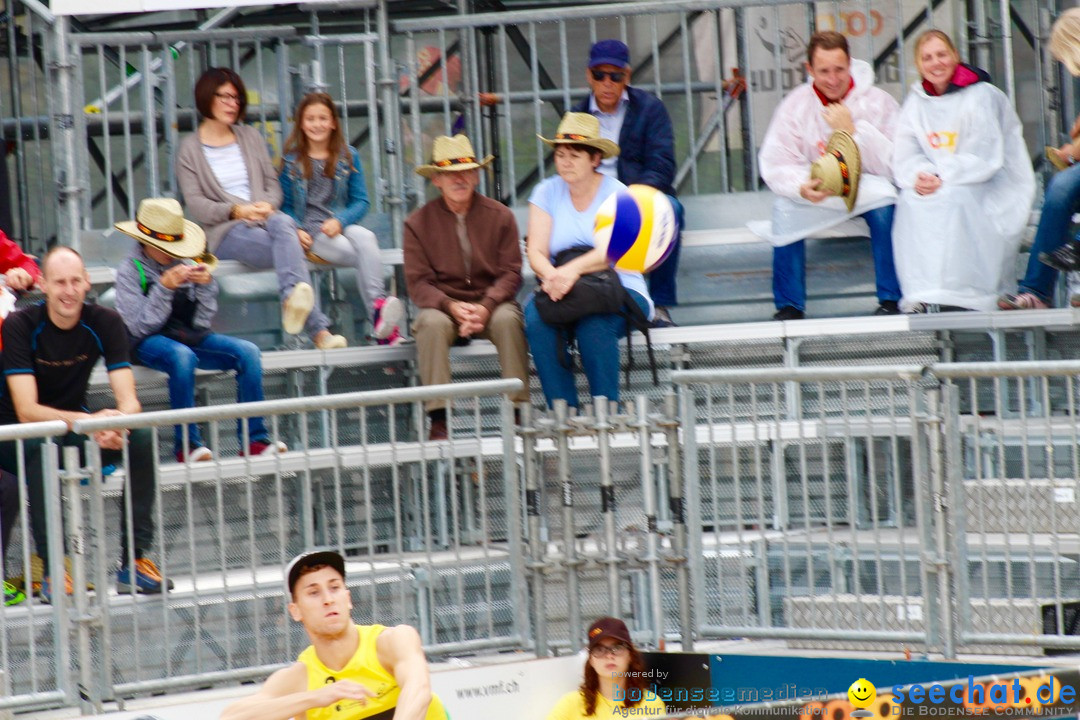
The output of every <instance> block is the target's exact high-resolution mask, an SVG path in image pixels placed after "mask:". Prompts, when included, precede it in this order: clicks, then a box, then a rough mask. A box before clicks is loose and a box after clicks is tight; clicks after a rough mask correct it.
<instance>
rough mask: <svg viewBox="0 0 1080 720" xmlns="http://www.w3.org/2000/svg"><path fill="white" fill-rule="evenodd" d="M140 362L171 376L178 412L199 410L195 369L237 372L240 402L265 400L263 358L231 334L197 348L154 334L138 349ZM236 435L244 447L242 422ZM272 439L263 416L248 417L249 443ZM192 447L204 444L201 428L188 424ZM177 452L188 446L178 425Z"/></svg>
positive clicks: (213, 335)
mask: <svg viewBox="0 0 1080 720" xmlns="http://www.w3.org/2000/svg"><path fill="white" fill-rule="evenodd" d="M135 354H136V356H137V357H138V358H139V362H141V363H142V364H143V365H145V366H147V367H149V368H153V369H154V370H159V371H161V372H163V373H168V375H169V405H170V406H172V407H173V408H174V409H180V408H189V407H195V369H196V368H203V369H204V370H235V371H236V401H237V402H257V401H259V400H262V399H263V387H262V356H261V355H260V354H259V348H257V347H256V346H255V344H254V343H250V342H248V341H247V340H241V339H240V338H234V337H230V336H228V335H218V334H217V333H210V334H209V335H207V336H206V338H205V339H204V340H203V341H202V342H201V343H199V345H198V346H196V347H188V346H187V345H184V344H183V343H180V342H177V341H175V340H171V339H169V338H167V337H165V336H164V335H151V336H150V337H148V338H146V339H145V340H143V341H142V342H141V343H139V346H138V347H137V348H136V349H135ZM236 434H237V435H238V436H239V437H240V442H241V445H242V444H243V441H244V437H243V432H242V426H241V424H240V421H239V420H237V421H236ZM269 437H270V435H269V433H268V432H267V431H266V425H265V423H263V419H262V418H261V417H253V418H248V441H249V442H250V441H252V440H262V441H266V440H268V439H269ZM188 443H189V447H192V448H195V447H200V446H202V445H204V443H203V439H202V435H201V434H200V433H199V426H198V425H195V424H191V425H188ZM174 444H175V448H174V449H175V450H177V451H179V450H182V449H183V447H184V435H183V427H182V426H180V425H177V426H176V435H175V439H174Z"/></svg>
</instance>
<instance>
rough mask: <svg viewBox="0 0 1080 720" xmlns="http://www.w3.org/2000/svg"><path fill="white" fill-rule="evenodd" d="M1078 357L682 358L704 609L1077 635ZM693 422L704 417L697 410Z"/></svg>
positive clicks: (918, 634) (943, 637)
mask: <svg viewBox="0 0 1080 720" xmlns="http://www.w3.org/2000/svg"><path fill="white" fill-rule="evenodd" d="M1078 374H1080V362H1076V361H1061V362H1027V363H967V364H965V363H939V364H934V365H930V366H926V367H923V366H885V367H876V366H875V367H842V368H834V367H825V368H802V369H787V370H779V369H778V370H772V369H762V370H751V371H708V370H705V371H679V372H676V373H674V374H673V381H674V382H675V383H676V384H677V385H679V386H680V387H681V391H680V392H681V406H682V425H683V427H684V428H686V430H685V431H684V433H683V442H684V446H683V454H684V456H685V457H686V462H685V463H684V466H685V474H686V487H687V495H686V498H685V501H686V507H687V508H688V517H687V525H688V527H690V528H701V529H702V532H701V533H696V532H691V533H690V537H691V545H690V553H689V555H690V557H691V558H698V557H704V558H705V561H704V563H701V564H698V563H692V564H691V586H692V587H694V588H704V589H705V592H700V591H699V592H696V593H695V594H694V596H693V598H694V607H693V612H694V618H695V628H696V629H697V630H698V631H699V632H700V633H701V635H702V636H705V637H725V636H731V635H741V636H746V637H768V638H786V639H788V640H789V642H790V643H791V644H793V645H794V646H797V647H830V648H837V647H848V648H858V649H885V648H892V649H895V648H896V647H898V646H899V645H901V644H904V645H907V646H909V647H911V646H913V647H915V648H925V649H930V650H933V651H939V652H943V653H944V654H945V655H946V656H949V657H952V656H955V654H956V653H957V652H990V653H1001V652H1011V653H1024V654H1031V653H1039V652H1041V649H1042V648H1071V649H1075V648H1077V647H1080V637H1077V636H1076V635H1075V634H1074V633H1075V627H1076V624H1075V623H1076V619H1077V615H1076V612H1077V609H1078V608H1080V598H1078V597H1077V593H1076V591H1075V587H1076V580H1077V576H1078V566H1077V553H1078V548H1080V513H1078V512H1077V511H1076V503H1077V496H1076V493H1077V489H1078V488H1077V480H1076V478H1077V477H1078V476H1080V457H1078V455H1080V453H1078V451H1077V446H1078V443H1077V440H1078V430H1077V419H1078V418H1077V400H1078V397H1077V394H1076V390H1077V387H1076V377H1077V375H1078ZM691 428H693V431H691V430H690V429H691Z"/></svg>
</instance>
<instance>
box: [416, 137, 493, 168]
mask: <svg viewBox="0 0 1080 720" xmlns="http://www.w3.org/2000/svg"><path fill="white" fill-rule="evenodd" d="M494 159H495V156H494V155H488V156H487V157H486V158H484V159H483V160H480V161H477V159H476V152H475V151H474V150H473V146H472V143H471V142H470V141H469V138H467V137H465V136H464V135H462V134H460V133H458V134H457V135H455V136H454V137H448V136H446V135H439V136H438V137H437V138H435V141H434V142H433V143H432V145H431V162H430V163H429V164H427V165H418V166H417V167H416V174H417V175H423V176H424V177H426V178H430V177H431V176H432V175H434V174H435V173H439V172H461V171H462V170H475V169H477V168H482V167H484V166H485V165H487V164H488V163H490V162H491V161H492V160H494Z"/></svg>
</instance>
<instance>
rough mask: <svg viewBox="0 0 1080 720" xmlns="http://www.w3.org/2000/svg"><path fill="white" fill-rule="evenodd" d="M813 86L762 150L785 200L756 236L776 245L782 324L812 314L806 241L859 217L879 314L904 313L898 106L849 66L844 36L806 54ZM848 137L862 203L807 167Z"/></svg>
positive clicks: (798, 95) (862, 68)
mask: <svg viewBox="0 0 1080 720" xmlns="http://www.w3.org/2000/svg"><path fill="white" fill-rule="evenodd" d="M806 57H807V63H806V70H807V72H808V73H809V75H810V78H809V81H808V82H807V83H805V84H804V85H802V86H800V87H797V88H795V89H794V90H792V91H791V92H790V93H789V94H788V95H787V97H785V98H784V99H783V101H782V102H781V103H780V105H779V106H778V107H777V108H776V112H775V113H774V114H773V119H772V122H770V123H769V129H768V130H767V131H766V132H765V140H764V142H763V143H762V145H761V152H760V154H759V156H758V165H759V168H760V171H761V177H762V178H763V179H764V180H765V183H766V184H767V185H768V186H769V189H770V190H772V191H773V192H774V193H775V194H776V195H777V196H778V197H777V200H776V203H775V204H774V206H773V217H772V222H767V221H766V222H753V223H749V227H750V229H751V230H753V231H754V232H755V233H756V234H758V235H759V236H761V237H763V238H765V239H766V240H769V241H770V242H771V243H772V244H773V246H774V247H773V300H774V302H775V304H776V309H777V313H776V314H775V315H774V316H773V317H774V318H775V319H777V320H799V319H802V318H803V316H804V313H805V310H806V243H805V241H804V238H806V237H809V236H811V235H814V234H817V233H820V232H822V231H826V230H835V229H838V226H840V225H842V224H845V223H847V222H848V221H850V220H853V219H857V218H859V217H861V218H862V220H865V221H866V222H865V223H863V222H858V224H857V225H856V224H854V223H853V224H852V225H853V227H852V230H851V232H850V234H852V235H866V234H867V231H866V226H867V225H869V235H870V242H871V247H872V249H873V255H874V271H875V274H876V276H877V298H878V302H879V303H880V304H879V306H878V308H877V310H876V311H875V313H874V314H875V315H895V314H896V313H898V312H899V308H898V305H897V303H898V301H899V300H900V284H899V282H898V281H897V279H896V270H895V269H894V266H893V255H892V221H893V205H894V203H895V202H896V190H895V188H894V187H893V185H892V167H891V162H892V149H893V148H892V135H893V126H894V124H895V120H896V116H897V112H898V110H899V104H898V103H897V102H896V100H895V99H893V97H892V96H891V95H889V94H888V93H887V92H885V91H884V90H882V89H881V88H877V87H874V73H873V70H872V69H871V67H870V66H869V65H868V64H867V63H865V62H863V61H860V60H852V59H851V54H850V52H849V51H848V43H847V39H846V38H845V37H844V36H843V35H841V34H840V33H837V32H832V31H825V32H818V33H814V35H812V36H811V37H810V43H809V45H808V46H807V54H806ZM837 130H843V131H845V132H847V133H848V134H850V135H852V136H853V137H854V138H855V142H856V143H857V144H858V146H859V154H860V156H861V159H862V162H861V165H862V171H861V174H860V178H861V179H860V180H859V186H858V197H857V202H856V204H855V206H854V208H852V209H851V210H850V211H849V210H848V208H847V206H846V205H845V203H844V201H843V200H842V199H841V198H839V197H836V196H834V195H831V194H828V193H826V192H823V191H822V190H821V189H820V183H821V181H820V180H811V179H810V165H811V164H812V163H813V162H814V161H815V160H817V159H818V158H819V157H821V156H822V154H823V153H824V151H825V144H826V142H827V141H828V139H829V136H830V135H832V133H833V132H835V131H837Z"/></svg>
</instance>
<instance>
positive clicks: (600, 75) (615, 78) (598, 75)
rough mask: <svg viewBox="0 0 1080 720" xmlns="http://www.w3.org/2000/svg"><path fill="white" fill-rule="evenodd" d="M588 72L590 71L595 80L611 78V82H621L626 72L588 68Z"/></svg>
mask: <svg viewBox="0 0 1080 720" xmlns="http://www.w3.org/2000/svg"><path fill="white" fill-rule="evenodd" d="M589 72H591V73H592V77H593V80H595V81H596V82H604V78H611V82H613V83H621V82H622V81H623V80H625V79H626V73H625V72H622V71H619V70H616V71H613V72H612V71H604V70H589Z"/></svg>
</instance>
